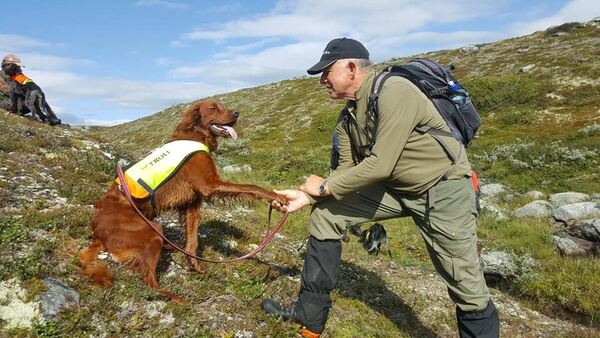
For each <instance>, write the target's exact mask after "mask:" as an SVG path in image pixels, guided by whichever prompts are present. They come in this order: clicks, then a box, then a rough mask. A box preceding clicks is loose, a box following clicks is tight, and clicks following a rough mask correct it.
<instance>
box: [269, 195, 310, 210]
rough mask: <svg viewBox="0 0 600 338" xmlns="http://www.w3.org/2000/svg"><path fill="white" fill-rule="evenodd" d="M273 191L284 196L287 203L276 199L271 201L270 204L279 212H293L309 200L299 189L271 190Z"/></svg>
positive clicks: (308, 202)
mask: <svg viewBox="0 0 600 338" xmlns="http://www.w3.org/2000/svg"><path fill="white" fill-rule="evenodd" d="M273 191H274V192H275V193H277V194H279V195H282V196H285V198H287V200H288V203H287V204H285V205H283V204H281V203H279V202H277V201H276V200H275V201H273V202H271V206H273V208H275V210H277V211H280V212H294V211H298V210H300V209H302V208H303V207H305V206H307V205H309V204H310V200H309V199H308V197H307V196H306V194H305V193H303V192H302V191H300V190H273Z"/></svg>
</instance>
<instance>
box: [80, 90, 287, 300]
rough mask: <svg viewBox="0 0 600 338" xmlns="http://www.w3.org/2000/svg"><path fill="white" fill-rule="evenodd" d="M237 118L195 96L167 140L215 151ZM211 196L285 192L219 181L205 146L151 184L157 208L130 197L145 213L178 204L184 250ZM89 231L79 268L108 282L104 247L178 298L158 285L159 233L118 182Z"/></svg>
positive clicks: (194, 244) (268, 196)
mask: <svg viewBox="0 0 600 338" xmlns="http://www.w3.org/2000/svg"><path fill="white" fill-rule="evenodd" d="M237 118H238V112H236V111H233V110H229V109H226V108H224V107H223V106H222V105H221V104H220V103H219V102H218V101H215V100H205V101H200V102H197V103H195V104H193V105H192V106H191V107H190V108H189V109H188V110H187V111H186V112H185V113H184V115H183V118H182V119H181V121H180V122H179V125H178V126H177V128H176V129H175V132H174V133H173V134H172V135H171V138H170V140H193V141H198V142H201V143H204V144H205V145H207V146H208V147H209V149H210V150H211V151H214V150H215V149H216V148H217V137H219V136H223V137H227V136H234V137H235V131H234V130H233V129H232V128H231V126H233V125H234V124H235V122H236V121H237ZM231 134H233V135H231ZM211 198H219V199H222V198H243V199H252V200H256V199H264V200H267V201H273V200H277V201H280V202H282V203H286V201H285V198H284V197H282V196H279V195H277V194H275V193H274V192H271V191H268V190H265V189H262V188H260V187H257V186H255V185H250V184H234V183H228V182H223V181H222V180H221V179H220V178H219V175H218V173H217V168H216V166H215V163H214V161H213V158H212V157H211V156H210V155H209V154H208V153H207V152H204V151H200V152H197V153H195V154H194V155H192V156H191V157H189V158H188V159H187V161H186V162H185V163H184V164H183V165H182V166H181V167H180V168H179V170H178V171H177V173H176V174H175V175H173V177H172V178H171V179H169V180H168V181H167V182H166V183H164V184H163V185H161V186H160V187H159V188H158V189H157V190H156V192H155V204H156V209H155V208H153V207H152V205H151V202H150V201H149V198H146V199H137V200H135V203H136V205H137V207H138V208H139V209H140V210H141V211H142V213H143V214H144V216H146V217H147V218H148V219H153V218H155V217H157V216H159V215H160V213H161V212H162V211H165V210H178V211H179V212H180V215H185V233H186V237H187V238H186V246H185V251H186V252H189V253H191V254H196V250H197V248H198V235H197V233H198V222H199V221H200V208H201V206H202V202H203V201H205V200H210V199H211ZM160 230H161V231H162V228H161V229H160ZM92 231H93V241H92V243H91V244H90V245H89V246H88V247H87V248H85V249H83V250H82V251H81V252H80V254H79V264H80V266H81V272H82V273H83V274H85V275H87V276H88V277H90V278H91V279H92V280H93V281H94V282H95V283H96V284H98V285H100V286H103V287H110V286H111V284H112V272H111V271H110V269H109V268H108V266H107V265H106V264H105V263H103V262H99V261H98V260H97V256H98V253H99V252H100V251H105V250H106V251H108V252H109V253H110V254H111V256H112V257H113V259H115V260H116V261H117V262H120V263H122V264H124V265H126V266H127V267H129V268H130V269H132V270H133V271H135V272H137V273H139V274H140V276H141V278H142V279H143V280H144V283H146V284H147V285H148V286H149V287H150V288H152V289H157V290H158V291H159V292H160V293H161V294H163V295H164V296H166V297H168V298H170V299H172V300H174V301H176V302H181V300H180V299H179V297H177V296H175V295H174V294H172V293H170V292H168V291H166V290H164V289H161V288H159V286H158V281H157V277H156V267H157V264H158V260H159V256H160V253H161V249H162V247H163V240H162V238H161V237H160V236H159V235H158V234H157V233H156V232H155V231H154V230H152V229H151V228H150V226H149V225H148V224H147V223H146V222H144V220H143V219H142V218H141V217H140V215H139V214H137V213H136V211H135V210H134V209H133V208H132V206H131V205H130V203H129V201H128V200H127V199H126V197H125V195H124V194H123V193H122V192H121V191H120V190H119V187H118V185H117V183H113V184H112V185H111V186H110V188H109V189H108V190H107V191H106V192H105V193H104V195H103V196H102V197H101V198H100V200H99V201H98V202H97V203H96V205H95V209H94V215H93V219H92ZM188 262H189V264H190V265H191V267H192V268H193V269H195V270H196V271H199V272H206V268H205V267H204V266H203V265H202V264H200V262H198V261H197V260H195V259H191V258H188Z"/></svg>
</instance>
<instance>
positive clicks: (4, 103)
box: [0, 72, 12, 110]
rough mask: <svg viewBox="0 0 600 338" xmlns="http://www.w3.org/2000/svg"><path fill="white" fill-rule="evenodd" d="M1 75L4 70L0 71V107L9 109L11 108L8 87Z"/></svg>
mask: <svg viewBox="0 0 600 338" xmlns="http://www.w3.org/2000/svg"><path fill="white" fill-rule="evenodd" d="M3 75H4V72H0V109H4V110H10V109H11V108H12V104H11V101H10V87H9V86H8V84H6V80H5V78H4V77H3Z"/></svg>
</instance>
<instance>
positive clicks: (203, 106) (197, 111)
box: [173, 100, 239, 145]
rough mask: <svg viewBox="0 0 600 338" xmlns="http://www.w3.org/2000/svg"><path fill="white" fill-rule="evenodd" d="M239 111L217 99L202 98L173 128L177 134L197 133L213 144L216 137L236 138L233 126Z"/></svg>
mask: <svg viewBox="0 0 600 338" xmlns="http://www.w3.org/2000/svg"><path fill="white" fill-rule="evenodd" d="M238 116H239V113H238V112H237V111H235V110H232V109H226V108H225V107H223V105H222V104H221V103H220V102H219V101H217V100H202V101H198V102H196V103H194V104H192V105H191V106H190V107H189V108H188V109H187V110H186V111H185V113H184V114H183V117H182V118H181V121H180V122H179V124H178V125H177V128H176V129H175V133H174V135H173V136H174V137H175V136H176V135H177V134H198V136H199V137H201V138H203V139H204V142H207V143H210V144H215V145H216V138H217V137H230V138H232V139H234V140H235V139H236V138H237V133H236V132H235V130H234V129H233V126H234V125H235V123H236V122H237V119H238Z"/></svg>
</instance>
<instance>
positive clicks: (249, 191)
mask: <svg viewBox="0 0 600 338" xmlns="http://www.w3.org/2000/svg"><path fill="white" fill-rule="evenodd" d="M214 191H215V193H216V194H217V195H219V196H221V197H234V198H235V197H241V198H251V199H265V200H267V201H269V202H271V201H273V200H278V201H279V202H281V203H283V204H285V203H287V201H286V200H285V198H284V197H283V196H280V195H277V194H276V193H274V192H272V191H269V190H265V189H263V188H261V187H258V186H256V185H253V184H235V183H228V182H219V183H218V184H217V185H216V186H215V187H214Z"/></svg>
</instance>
